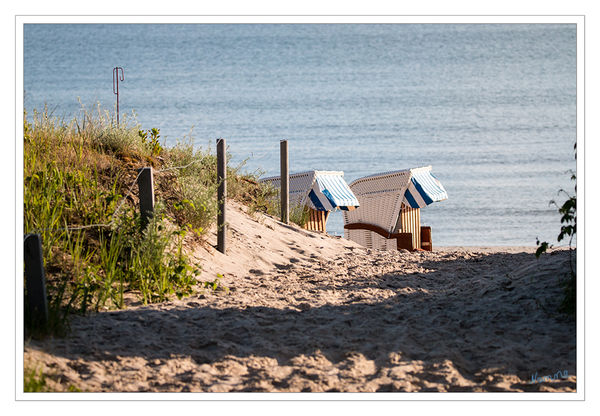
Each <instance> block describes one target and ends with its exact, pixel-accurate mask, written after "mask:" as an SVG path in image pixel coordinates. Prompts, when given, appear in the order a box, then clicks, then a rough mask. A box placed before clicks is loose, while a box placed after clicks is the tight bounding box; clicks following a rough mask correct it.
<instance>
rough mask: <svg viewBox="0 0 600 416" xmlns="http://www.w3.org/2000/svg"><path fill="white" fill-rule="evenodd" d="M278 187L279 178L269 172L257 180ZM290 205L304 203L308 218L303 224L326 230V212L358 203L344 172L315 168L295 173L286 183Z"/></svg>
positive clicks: (291, 207) (349, 208)
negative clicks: (266, 175)
mask: <svg viewBox="0 0 600 416" xmlns="http://www.w3.org/2000/svg"><path fill="white" fill-rule="evenodd" d="M260 181H261V182H268V183H270V184H271V185H272V186H273V187H274V188H275V189H281V178H280V177H279V176H272V177H269V178H264V179H261V180H260ZM289 194H290V195H289V201H290V202H289V204H290V205H289V206H290V209H294V208H297V207H306V209H307V210H308V211H309V218H308V221H307V223H306V224H305V225H304V228H305V229H307V230H311V231H319V232H323V233H324V232H325V231H326V223H327V219H328V217H329V213H330V212H331V211H334V210H336V209H341V210H344V211H348V210H353V209H355V208H356V207H358V206H359V202H358V199H357V198H356V196H355V195H354V193H353V192H352V190H351V189H350V188H349V187H348V184H347V183H346V181H345V180H344V172H335V171H318V170H311V171H307V172H300V173H294V174H291V175H290V183H289Z"/></svg>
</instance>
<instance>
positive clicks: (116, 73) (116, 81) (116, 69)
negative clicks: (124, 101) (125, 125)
mask: <svg viewBox="0 0 600 416" xmlns="http://www.w3.org/2000/svg"><path fill="white" fill-rule="evenodd" d="M119 70H121V81H125V73H124V71H123V68H121V67H120V66H116V67H114V68H113V94H116V96H117V126H119Z"/></svg>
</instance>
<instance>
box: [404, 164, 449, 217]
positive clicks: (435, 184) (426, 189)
mask: <svg viewBox="0 0 600 416" xmlns="http://www.w3.org/2000/svg"><path fill="white" fill-rule="evenodd" d="M445 199H448V194H447V193H446V190H445V189H444V186H443V185H442V183H441V182H440V181H439V180H438V179H437V178H436V177H435V176H433V174H432V173H431V169H414V170H412V169H411V178H410V182H409V183H408V187H407V188H406V192H405V194H404V202H405V203H406V204H407V205H409V206H411V207H412V208H423V207H425V206H427V205H429V204H431V203H433V202H439V201H443V200H445Z"/></svg>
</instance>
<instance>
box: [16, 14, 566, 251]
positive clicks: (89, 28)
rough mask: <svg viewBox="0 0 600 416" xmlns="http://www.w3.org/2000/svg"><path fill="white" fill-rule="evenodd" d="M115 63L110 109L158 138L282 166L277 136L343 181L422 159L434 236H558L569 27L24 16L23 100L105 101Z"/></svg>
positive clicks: (275, 168)
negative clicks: (433, 199) (32, 20)
mask: <svg viewBox="0 0 600 416" xmlns="http://www.w3.org/2000/svg"><path fill="white" fill-rule="evenodd" d="M115 66H121V67H123V68H124V71H125V73H124V75H125V80H124V81H123V82H122V83H120V91H121V94H120V97H121V101H120V108H121V114H123V113H129V114H131V112H132V111H135V113H136V114H137V120H138V122H139V123H140V124H141V125H142V127H144V128H152V127H156V128H160V131H161V135H162V137H163V138H165V139H166V141H167V143H168V144H174V143H175V142H176V140H177V139H180V138H183V137H184V136H186V137H187V136H189V135H190V133H191V136H192V137H193V140H194V142H195V143H196V144H197V145H198V146H202V147H203V148H206V147H207V146H211V148H212V149H214V147H215V139H216V138H219V137H223V138H226V139H227V143H228V145H229V147H230V152H231V153H232V155H233V158H234V160H233V162H234V163H238V162H240V161H242V160H244V159H247V158H249V159H248V161H247V162H246V165H245V169H246V170H247V171H250V172H254V171H256V170H258V169H260V170H261V171H262V172H264V174H265V175H276V174H278V173H279V141H280V140H281V139H288V140H289V141H290V142H289V143H290V144H289V146H290V171H291V172H299V171H303V170H312V169H318V170H342V171H344V176H345V178H346V180H347V181H348V182H351V181H352V180H354V179H356V178H359V177H362V176H365V175H369V174H373V173H377V172H384V171H390V170H398V169H405V168H409V167H417V166H423V165H430V164H431V165H432V166H433V172H434V174H435V175H436V176H437V177H438V179H440V181H441V182H442V183H443V184H444V186H445V187H446V190H447V191H448V195H449V199H448V200H446V201H443V202H441V203H436V204H432V205H430V206H429V207H426V208H424V209H423V210H422V211H421V213H422V214H421V215H422V223H423V224H426V225H431V226H432V228H433V242H434V245H436V246H440V245H441V246H445V245H535V240H536V237H539V238H540V239H541V240H548V241H553V242H555V239H556V236H557V234H558V232H559V228H560V222H559V219H560V218H559V215H558V213H557V212H556V209H555V208H553V207H551V206H549V204H548V202H549V201H550V200H552V199H558V200H560V198H561V197H559V196H557V191H558V190H559V189H560V188H564V189H566V190H568V191H569V192H573V185H574V184H573V182H572V181H571V180H570V173H568V171H569V170H570V169H572V170H574V169H575V159H574V153H573V144H574V143H575V139H576V27H575V25H566V24H565V25H549V24H531V25H520V24H508V25H495V24H492V25H489V24H471V25H454V24H451V25H449V24H437V25H434V24H425V25H419V24H392V25H370V24H358V25H342V24H337V25H316V24H314V25H311V24H302V25H246V24H235V25H221V24H213V25H195V24H194V25H192V24H190V25H171V24H164V25H33V24H27V25H25V30H24V89H25V107H26V109H27V111H28V112H29V113H30V114H31V113H32V112H33V110H34V109H37V110H41V109H43V107H44V104H46V103H47V104H48V107H49V108H50V109H51V110H52V111H53V113H54V115H56V116H61V117H65V118H67V119H70V118H72V117H73V116H75V115H78V114H79V110H80V104H79V101H78V98H79V99H80V100H81V102H82V103H83V104H84V105H86V106H87V107H91V106H93V105H94V104H95V103H98V102H99V103H100V104H101V105H102V107H103V108H105V109H109V110H112V109H114V106H115V96H114V95H113V93H112V69H113V67H115ZM328 231H329V232H330V233H332V234H337V235H342V234H343V222H342V218H341V215H332V216H331V217H330V220H329V222H328ZM563 243H564V242H563Z"/></svg>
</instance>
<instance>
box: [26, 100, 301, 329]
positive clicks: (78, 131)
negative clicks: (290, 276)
mask: <svg viewBox="0 0 600 416" xmlns="http://www.w3.org/2000/svg"><path fill="white" fill-rule="evenodd" d="M159 133H160V130H159V129H156V128H154V129H149V130H143V129H142V128H141V126H139V125H138V124H136V123H135V119H132V118H128V117H123V120H122V121H121V124H120V125H119V126H116V124H115V122H114V119H113V118H112V116H111V115H110V114H109V113H107V112H103V111H102V110H101V109H100V108H99V107H97V108H95V109H94V110H93V111H87V110H85V109H82V112H81V115H80V116H79V117H78V118H75V119H73V120H71V121H69V122H66V121H64V120H61V119H57V118H53V117H51V116H50V115H49V114H48V112H47V111H44V112H41V113H37V112H34V113H33V116H31V117H28V116H27V114H25V117H24V137H23V139H24V155H23V156H24V160H23V162H24V172H23V175H24V195H23V199H24V201H23V210H24V229H23V232H24V233H39V234H41V236H42V241H43V253H44V263H45V267H46V275H47V294H48V304H49V309H50V310H49V320H50V322H49V323H48V325H47V326H46V327H45V328H42V329H40V328H37V329H36V330H35V331H33V332H31V334H30V335H36V336H37V335H44V334H46V333H51V334H63V333H65V332H66V330H67V329H68V316H69V314H70V313H88V312H90V311H99V310H102V309H110V308H123V307H124V306H125V304H124V303H125V294H126V293H130V294H134V295H136V296H138V298H139V299H140V300H141V301H142V302H143V303H151V302H160V301H164V300H166V299H168V298H170V297H171V296H178V297H182V296H186V295H189V294H191V293H193V291H194V290H195V289H196V288H199V289H202V288H208V287H213V286H215V285H214V279H213V278H212V277H209V279H208V282H209V283H210V284H209V285H208V286H207V285H204V286H202V285H203V284H204V283H206V282H201V281H199V280H198V277H199V275H200V270H199V268H198V267H197V266H196V265H194V264H193V263H192V262H191V261H190V259H189V257H188V256H187V254H186V253H187V252H188V251H189V249H191V248H193V244H195V242H196V241H197V240H198V239H202V238H204V237H205V235H206V233H207V232H208V230H209V229H210V228H211V226H212V225H213V224H214V223H215V222H216V217H217V214H218V204H217V199H216V193H217V192H216V191H217V187H218V185H219V184H218V182H217V174H216V156H215V154H213V153H212V152H211V150H210V149H206V150H204V149H201V148H196V147H195V146H194V144H193V140H192V139H191V138H189V139H187V140H182V141H180V142H178V143H177V144H176V145H175V146H173V147H168V148H167V147H166V146H164V145H163V144H161V143H160V141H159V139H160V134H159ZM228 158H229V159H230V156H228ZM145 166H153V167H154V168H155V176H154V180H155V195H156V199H157V205H156V209H155V214H154V217H153V218H152V220H151V221H150V222H149V224H147V225H146V226H145V227H142V224H141V220H140V216H139V213H138V207H137V196H136V195H135V191H136V190H137V186H136V185H135V179H136V176H137V170H138V169H139V168H141V167H145ZM242 169H243V164H241V165H239V166H236V167H232V166H228V183H227V186H228V198H230V199H235V200H237V201H239V202H241V203H243V204H246V205H248V206H249V207H250V210H251V211H261V212H265V213H270V214H272V215H279V213H278V212H277V211H278V208H277V205H276V204H274V201H276V198H275V199H274V198H273V195H274V190H273V189H271V188H269V187H268V186H266V185H263V184H259V183H258V181H257V176H256V175H248V174H244V173H242ZM132 190H133V191H134V192H131V191H132ZM294 215H295V214H292V217H293V218H292V220H294V219H295V217H294ZM296 220H297V221H299V222H301V221H302V213H300V214H299V215H298V219H296ZM211 282H212V283H211ZM217 286H218V285H217ZM25 318H26V324H27V322H32V321H31V320H30V318H31V317H27V316H26V317H25ZM30 329H31V328H30Z"/></svg>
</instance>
